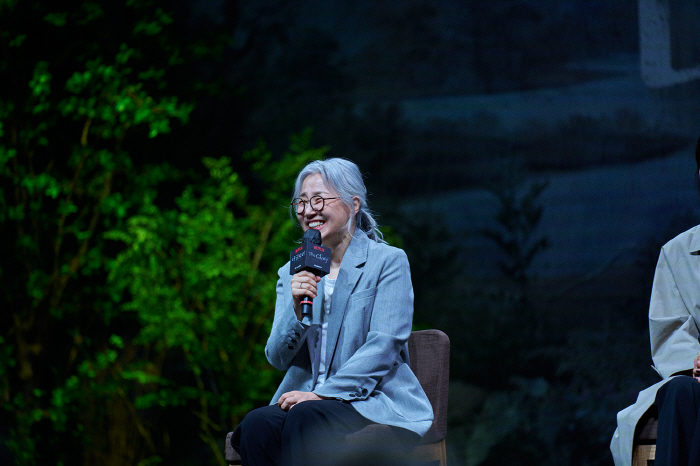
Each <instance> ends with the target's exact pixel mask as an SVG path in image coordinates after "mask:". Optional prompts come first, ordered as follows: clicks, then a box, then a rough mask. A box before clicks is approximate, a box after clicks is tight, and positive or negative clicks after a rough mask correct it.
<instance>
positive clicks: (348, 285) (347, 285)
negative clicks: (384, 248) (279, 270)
mask: <svg viewBox="0 0 700 466" xmlns="http://www.w3.org/2000/svg"><path fill="white" fill-rule="evenodd" d="M369 241H370V239H369V238H367V235H365V233H364V232H363V231H361V230H359V229H356V230H355V234H354V236H353V239H352V240H351V241H350V245H349V246H348V250H347V251H345V256H343V261H342V263H341V265H340V270H339V271H338V279H337V280H336V282H335V289H334V290H333V298H332V301H331V314H330V316H328V317H329V319H328V334H327V341H326V372H328V370H329V369H330V368H331V365H332V362H333V356H334V355H335V350H336V348H337V345H338V335H339V334H340V327H341V325H342V323H343V316H344V315H345V310H346V309H347V306H348V300H349V299H350V295H351V294H352V292H353V291H354V290H355V285H357V282H358V280H359V279H360V277H361V276H362V266H363V265H364V264H365V262H367V247H368V242H369Z"/></svg>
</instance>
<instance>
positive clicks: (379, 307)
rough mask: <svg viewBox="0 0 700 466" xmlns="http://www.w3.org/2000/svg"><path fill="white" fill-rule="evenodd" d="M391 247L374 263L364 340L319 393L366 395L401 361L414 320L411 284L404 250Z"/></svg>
mask: <svg viewBox="0 0 700 466" xmlns="http://www.w3.org/2000/svg"><path fill="white" fill-rule="evenodd" d="M390 251H391V252H390V253H389V254H387V255H386V256H385V257H386V259H385V260H384V261H383V262H382V263H380V264H376V266H377V267H379V271H378V274H377V277H378V278H377V282H376V293H375V295H374V304H373V306H372V308H371V320H370V325H369V331H368V332H367V336H366V340H365V342H364V344H362V346H360V347H359V348H358V349H357V351H356V352H355V353H354V354H353V355H352V356H351V357H350V358H349V359H348V360H346V361H345V363H344V364H342V365H341V366H340V368H339V369H338V370H337V372H335V373H334V374H333V375H331V376H330V377H329V378H328V379H327V380H326V382H325V383H324V384H323V385H321V386H320V387H317V388H316V389H315V390H314V392H315V393H316V394H317V395H319V396H324V397H329V398H338V399H342V400H346V401H357V400H362V399H366V398H368V397H369V396H370V395H371V394H372V392H373V390H374V389H375V387H376V386H377V384H378V383H379V382H380V381H381V380H382V378H383V377H384V376H386V375H387V374H388V373H389V372H390V371H391V370H392V368H394V366H395V365H397V364H398V363H399V362H401V361H400V356H399V355H400V352H401V349H402V348H403V347H404V346H405V344H406V341H407V340H408V337H409V336H410V334H411V325H412V322H413V286H412V284H411V272H410V267H409V264H408V258H407V257H406V253H405V252H404V251H402V250H401V249H397V248H391V250H390ZM372 272H373V271H370V273H372ZM351 300H352V297H351ZM403 362H408V361H403Z"/></svg>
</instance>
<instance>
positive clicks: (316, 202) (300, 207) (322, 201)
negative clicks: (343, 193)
mask: <svg viewBox="0 0 700 466" xmlns="http://www.w3.org/2000/svg"><path fill="white" fill-rule="evenodd" d="M332 199H340V198H339V197H321V196H312V197H311V199H309V200H308V201H305V200H304V199H302V198H300V197H297V198H294V199H292V202H291V204H290V205H291V206H292V209H294V211H295V212H296V213H297V214H300V215H301V214H303V213H304V211H305V210H306V203H307V202H308V203H309V205H310V206H311V208H312V209H313V210H315V211H316V212H321V211H322V210H323V208H324V207H325V206H326V201H330V200H332Z"/></svg>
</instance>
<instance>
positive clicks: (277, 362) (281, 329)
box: [265, 264, 309, 371]
mask: <svg viewBox="0 0 700 466" xmlns="http://www.w3.org/2000/svg"><path fill="white" fill-rule="evenodd" d="M288 271H289V265H288V264H287V265H285V266H283V267H282V268H281V269H279V271H278V275H279V279H278V280H277V286H276V290H277V301H276V303H275V318H274V321H273V323H272V331H271V332H270V336H269V337H268V339H267V344H266V345H265V356H266V357H267V360H268V361H269V362H270V364H272V366H273V367H274V368H276V369H279V370H282V371H286V370H287V369H289V368H290V367H291V366H292V364H293V361H294V358H295V357H296V355H297V353H298V352H299V351H300V350H301V349H302V348H304V349H305V350H306V349H307V346H306V344H305V343H306V336H307V331H308V329H309V326H308V325H306V324H302V323H301V322H299V321H298V320H297V318H296V314H295V313H294V305H293V303H292V295H291V292H289V293H288V292H287V291H289V290H286V289H285V287H286V288H289V286H290V285H289V283H290V278H289V273H288Z"/></svg>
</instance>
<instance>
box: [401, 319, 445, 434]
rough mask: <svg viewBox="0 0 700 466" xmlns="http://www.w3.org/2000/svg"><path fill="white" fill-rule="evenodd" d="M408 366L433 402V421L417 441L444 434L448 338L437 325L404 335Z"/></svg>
mask: <svg viewBox="0 0 700 466" xmlns="http://www.w3.org/2000/svg"><path fill="white" fill-rule="evenodd" d="M408 357H409V362H410V364H409V365H410V366H411V370H412V371H413V373H414V374H416V377H417V378H418V381H419V382H420V384H421V387H423V391H425V394H426V395H428V399H429V400H430V404H431V405H432V406H433V416H434V420H433V425H432V426H431V427H430V430H428V432H427V433H426V434H425V435H424V436H423V439H422V440H421V442H420V443H421V445H425V444H429V443H436V442H440V441H442V440H444V439H445V437H447V394H448V391H449V382H450V339H449V338H448V336H447V335H446V334H445V333H444V332H442V331H440V330H437V329H431V330H416V331H414V332H411V336H410V337H409V339H408Z"/></svg>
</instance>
